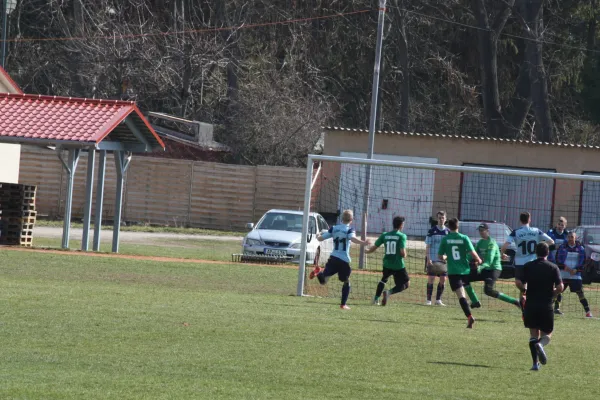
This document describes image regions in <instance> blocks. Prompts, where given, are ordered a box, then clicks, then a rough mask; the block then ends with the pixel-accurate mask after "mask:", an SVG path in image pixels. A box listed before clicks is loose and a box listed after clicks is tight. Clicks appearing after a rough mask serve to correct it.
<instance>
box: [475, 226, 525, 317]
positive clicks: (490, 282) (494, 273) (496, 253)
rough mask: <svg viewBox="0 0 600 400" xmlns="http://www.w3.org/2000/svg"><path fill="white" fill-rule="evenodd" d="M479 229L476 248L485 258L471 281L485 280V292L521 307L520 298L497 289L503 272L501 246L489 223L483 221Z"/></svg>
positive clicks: (482, 257)
mask: <svg viewBox="0 0 600 400" xmlns="http://www.w3.org/2000/svg"><path fill="white" fill-rule="evenodd" d="M477 229H478V230H479V236H481V240H479V242H477V245H476V246H475V250H476V251H477V254H479V256H480V257H481V259H482V260H483V263H482V264H481V265H480V266H479V267H478V269H477V274H476V275H475V276H474V277H472V279H471V281H483V292H484V293H485V294H486V295H488V296H490V297H493V298H495V299H498V300H501V301H504V302H506V303H510V304H514V305H515V306H517V307H521V305H520V303H519V300H518V299H515V298H513V297H510V296H507V295H505V294H504V293H500V292H498V291H497V290H496V289H495V286H496V281H497V280H498V278H500V273H501V272H502V261H501V257H500V248H499V247H498V244H497V243H496V241H495V240H494V239H493V238H492V237H491V236H490V228H489V226H488V224H486V223H482V224H480V225H479V227H478V228H477Z"/></svg>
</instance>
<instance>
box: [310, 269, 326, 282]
mask: <svg viewBox="0 0 600 400" xmlns="http://www.w3.org/2000/svg"><path fill="white" fill-rule="evenodd" d="M322 269H323V268H321V267H315V269H313V270H312V271H310V274H309V275H308V279H315V276H317V275H319V273H320V272H321V270H322Z"/></svg>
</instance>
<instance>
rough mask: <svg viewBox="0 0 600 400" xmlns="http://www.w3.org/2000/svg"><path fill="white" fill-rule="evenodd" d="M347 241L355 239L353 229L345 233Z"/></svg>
mask: <svg viewBox="0 0 600 400" xmlns="http://www.w3.org/2000/svg"><path fill="white" fill-rule="evenodd" d="M347 236H348V239H352V238H355V237H356V233H355V232H354V229H352V228H350V229H348V233H347Z"/></svg>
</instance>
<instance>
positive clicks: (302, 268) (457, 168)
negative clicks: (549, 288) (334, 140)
mask: <svg viewBox="0 0 600 400" xmlns="http://www.w3.org/2000/svg"><path fill="white" fill-rule="evenodd" d="M322 161H330V162H335V163H339V164H342V163H347V164H358V165H371V166H380V167H402V168H416V169H427V170H434V171H454V172H475V173H480V174H494V175H509V176H522V177H527V178H549V179H564V180H575V181H580V182H584V181H589V182H600V176H599V175H583V173H582V174H581V175H577V174H564V173H558V172H544V171H529V170H516V169H502V168H488V167H466V166H462V165H445V164H428V163H417V162H408V161H385V160H376V159H366V158H353V157H339V156H322V155H314V154H309V155H308V161H307V164H306V183H305V187H304V212H303V216H302V242H301V247H300V262H299V264H298V285H297V287H296V295H297V296H303V295H304V283H305V282H304V278H305V276H306V246H307V241H306V238H307V236H308V225H309V218H308V217H309V215H310V211H311V210H310V203H311V192H312V190H311V189H312V179H313V165H314V163H315V162H322ZM357 218H358V216H357ZM361 218H362V216H361Z"/></svg>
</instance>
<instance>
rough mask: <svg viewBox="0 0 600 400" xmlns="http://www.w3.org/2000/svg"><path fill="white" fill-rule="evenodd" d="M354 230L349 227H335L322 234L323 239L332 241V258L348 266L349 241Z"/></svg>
mask: <svg viewBox="0 0 600 400" xmlns="http://www.w3.org/2000/svg"><path fill="white" fill-rule="evenodd" d="M355 236H356V234H355V233H354V229H352V228H350V225H344V224H340V225H335V226H332V227H331V228H330V229H329V231H327V232H325V233H324V234H323V236H322V237H323V239H333V251H332V252H331V256H332V257H337V258H339V259H340V260H343V261H346V262H347V263H348V264H350V243H351V242H350V239H352V238H353V237H355Z"/></svg>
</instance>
